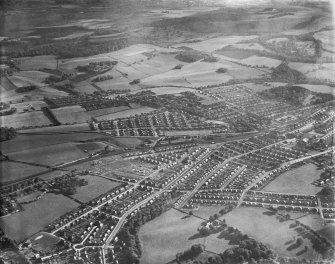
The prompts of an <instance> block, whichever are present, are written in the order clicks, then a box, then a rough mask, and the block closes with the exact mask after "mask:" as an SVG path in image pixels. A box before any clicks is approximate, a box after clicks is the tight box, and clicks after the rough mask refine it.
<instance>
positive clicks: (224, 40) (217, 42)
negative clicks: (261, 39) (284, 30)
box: [175, 35, 258, 52]
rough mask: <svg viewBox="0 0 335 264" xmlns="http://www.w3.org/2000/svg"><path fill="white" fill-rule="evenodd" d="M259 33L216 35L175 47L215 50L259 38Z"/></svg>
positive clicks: (205, 50)
mask: <svg viewBox="0 0 335 264" xmlns="http://www.w3.org/2000/svg"><path fill="white" fill-rule="evenodd" d="M257 37H258V36H257V35H250V36H223V37H216V38H210V39H207V40H201V39H199V41H195V42H192V43H182V44H180V45H178V46H175V47H188V48H192V49H195V50H199V51H204V52H213V51H216V50H218V49H221V48H223V47H225V46H228V45H231V44H235V43H238V42H240V41H242V40H250V39H255V38H257Z"/></svg>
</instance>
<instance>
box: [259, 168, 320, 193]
mask: <svg viewBox="0 0 335 264" xmlns="http://www.w3.org/2000/svg"><path fill="white" fill-rule="evenodd" d="M320 174H321V171H320V170H317V167H316V166H315V165H314V164H312V163H309V164H306V165H303V166H301V167H298V168H296V169H292V170H289V171H286V172H284V173H283V174H281V175H279V176H278V177H277V178H276V179H274V180H273V181H272V182H270V183H269V184H268V185H267V186H265V188H263V190H264V191H267V192H281V193H295V194H316V193H317V192H319V191H321V188H320V187H316V186H314V185H312V182H313V181H315V180H317V179H319V176H320Z"/></svg>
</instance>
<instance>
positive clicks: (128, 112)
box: [88, 106, 156, 121]
mask: <svg viewBox="0 0 335 264" xmlns="http://www.w3.org/2000/svg"><path fill="white" fill-rule="evenodd" d="M120 107H121V108H120V109H123V110H120V111H117V112H111V113H109V114H108V113H105V114H102V115H95V118H96V119H97V120H98V121H100V120H111V119H118V118H125V117H130V116H135V115H140V114H145V113H150V112H152V111H155V110H156V109H154V108H151V107H146V106H143V107H134V108H132V109H129V108H128V107H127V106H120ZM115 108H118V107H115ZM126 108H127V109H126ZM101 110H104V109H101ZM95 111H100V110H95ZM91 112H93V111H90V112H88V113H91ZM100 113H102V112H100Z"/></svg>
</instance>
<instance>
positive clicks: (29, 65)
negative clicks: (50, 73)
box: [15, 55, 57, 71]
mask: <svg viewBox="0 0 335 264" xmlns="http://www.w3.org/2000/svg"><path fill="white" fill-rule="evenodd" d="M15 61H16V63H17V65H18V67H19V68H20V69H21V70H23V71H32V70H39V69H43V68H47V69H56V68H57V58H56V56H53V55H43V56H35V57H21V58H17V59H15Z"/></svg>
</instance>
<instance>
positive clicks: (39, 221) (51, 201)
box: [0, 194, 79, 242]
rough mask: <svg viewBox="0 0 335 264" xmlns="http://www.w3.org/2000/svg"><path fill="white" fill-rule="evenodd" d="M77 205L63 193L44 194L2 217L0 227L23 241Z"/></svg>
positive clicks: (15, 238) (16, 239) (10, 235)
mask: <svg viewBox="0 0 335 264" xmlns="http://www.w3.org/2000/svg"><path fill="white" fill-rule="evenodd" d="M78 206H79V204H78V203H76V202H75V201H73V200H71V199H69V198H67V197H65V196H63V195H55V194H46V195H44V196H43V198H42V199H40V200H37V201H36V202H33V203H30V204H25V205H23V208H24V211H22V212H19V213H16V214H12V215H10V216H7V217H4V218H2V219H1V221H0V227H1V228H2V229H3V230H4V231H5V232H6V234H7V235H8V237H10V238H11V239H13V240H15V241H17V242H19V241H23V240H24V239H26V238H28V237H30V236H32V235H33V234H35V233H36V232H38V231H40V230H41V229H43V227H45V226H46V225H48V224H50V223H51V222H52V221H54V220H55V219H56V218H57V217H60V216H61V215H63V214H65V213H66V212H69V211H71V210H73V209H74V208H76V207H78Z"/></svg>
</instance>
